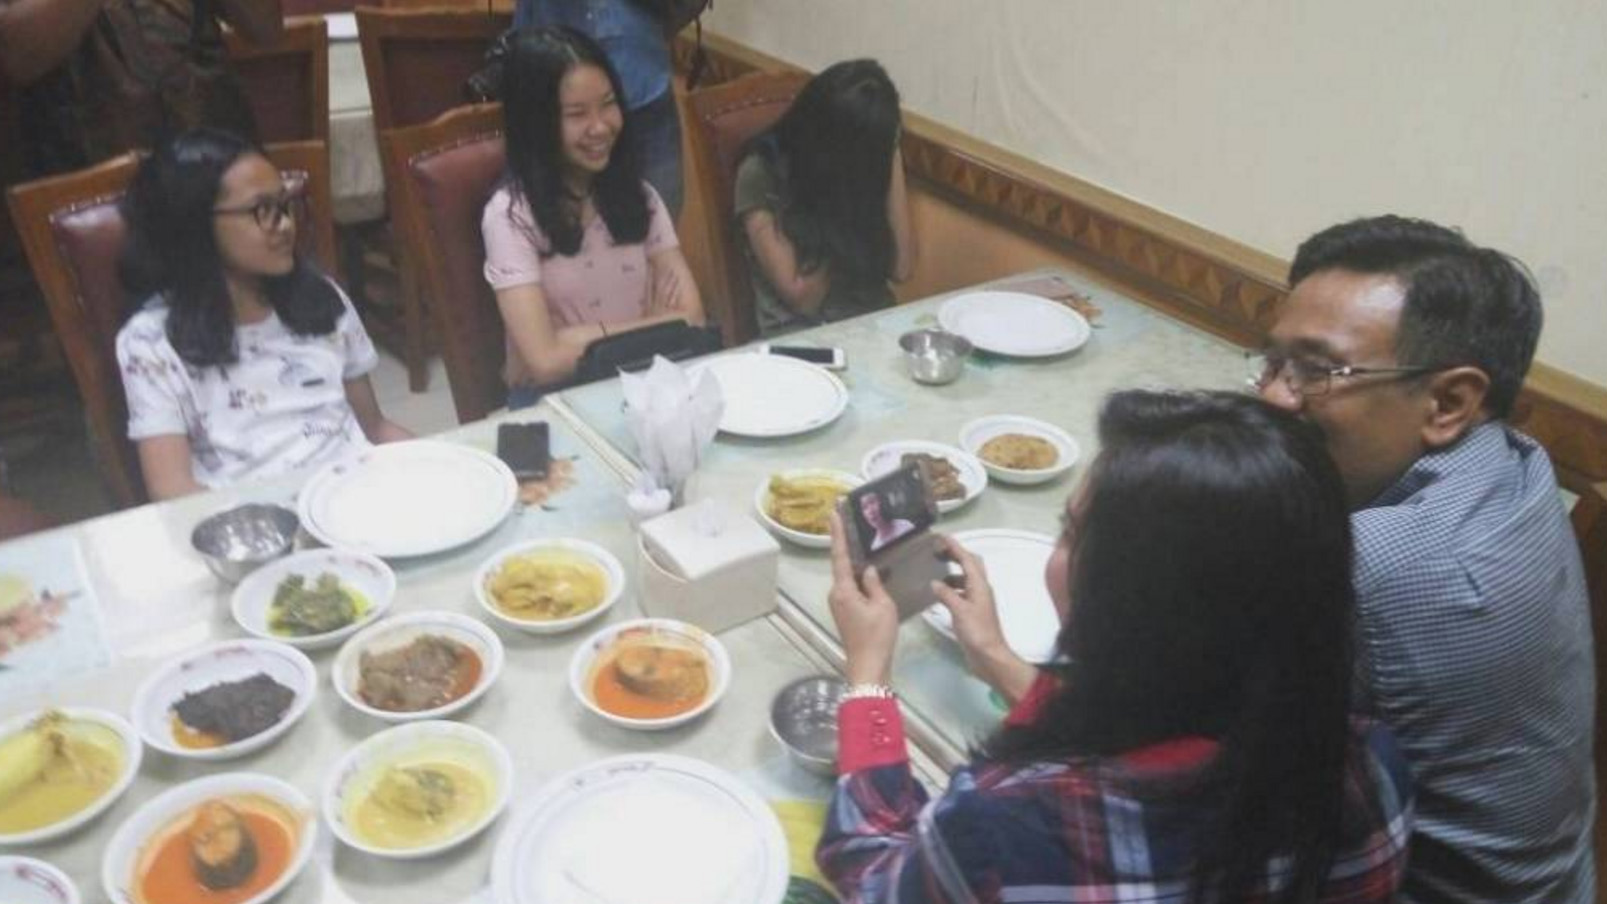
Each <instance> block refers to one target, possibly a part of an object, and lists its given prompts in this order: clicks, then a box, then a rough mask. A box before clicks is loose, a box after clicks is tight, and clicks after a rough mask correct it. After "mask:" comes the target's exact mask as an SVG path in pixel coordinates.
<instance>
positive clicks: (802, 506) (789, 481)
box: [753, 468, 864, 549]
mask: <svg viewBox="0 0 1607 904" xmlns="http://www.w3.org/2000/svg"><path fill="white" fill-rule="evenodd" d="M861 483H864V481H863V480H862V479H860V477H859V476H858V475H856V474H850V473H848V472H847V471H833V470H830V469H827V468H794V469H792V470H789V471H778V472H776V473H775V474H772V475H770V479H769V480H766V481H765V482H764V483H761V484H759V486H758V488H757V489H755V490H754V492H753V507H754V508H756V509H758V510H759V520H760V521H762V522H764V526H765V527H768V528H769V529H770V532H771V533H773V534H775V535H776V536H778V537H780V538H782V539H783V540H789V541H791V542H793V543H796V544H798V545H799V546H807V547H810V548H811V549H826V548H828V547H830V546H831V533H830V523H831V513H832V511H834V510H835V509H836V508H837V501H838V500H839V499H841V498H843V496H845V495H847V493H848V491H849V490H852V489H853V488H854V487H857V486H859V485H860V484H861Z"/></svg>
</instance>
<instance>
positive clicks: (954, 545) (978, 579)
mask: <svg viewBox="0 0 1607 904" xmlns="http://www.w3.org/2000/svg"><path fill="white" fill-rule="evenodd" d="M942 542H943V549H944V551H945V552H946V553H947V554H948V557H949V559H950V560H952V561H953V562H954V563H955V564H956V565H958V566H960V572H961V574H960V580H959V582H958V583H959V585H960V586H959V588H958V589H956V588H955V587H952V586H949V585H948V584H944V583H942V582H941V581H933V582H932V591H933V592H934V593H936V594H937V598H938V602H940V603H942V604H943V605H944V606H946V607H947V608H948V610H949V613H950V614H951V615H952V616H953V617H954V636H955V639H957V640H958V641H959V642H960V649H961V651H963V652H964V654H965V664H966V667H967V668H969V669H970V670H971V674H973V675H975V676H977V677H978V678H980V679H982V680H983V681H984V682H986V683H987V684H988V685H989V686H990V687H992V688H993V689H994V690H996V691H998V692H999V693H1000V694H1001V695H1002V696H1003V697H1004V698H1005V699H1006V700H1008V701H1009V702H1010V703H1011V704H1012V705H1014V704H1015V702H1016V701H1017V700H1020V699H1021V698H1022V696H1024V695H1025V694H1026V693H1027V690H1028V689H1029V688H1031V687H1032V683H1033V682H1034V681H1036V680H1037V678H1038V668H1037V666H1034V665H1033V664H1032V663H1030V662H1027V661H1026V660H1025V659H1022V658H1021V657H1020V656H1017V655H1016V653H1015V651H1014V650H1012V649H1010V644H1009V643H1008V642H1007V641H1006V640H1005V637H1004V627H1003V626H1002V625H1001V624H1000V623H999V607H998V605H997V603H995V602H994V599H993V585H991V584H989V583H988V570H987V566H985V565H983V564H982V560H981V559H980V558H978V557H977V556H975V555H973V554H972V553H971V551H970V550H968V549H966V548H965V547H964V546H961V545H960V543H959V542H958V541H957V540H955V539H954V538H953V537H947V536H945V537H943V538H942Z"/></svg>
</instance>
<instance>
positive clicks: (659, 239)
mask: <svg viewBox="0 0 1607 904" xmlns="http://www.w3.org/2000/svg"><path fill="white" fill-rule="evenodd" d="M622 96H623V91H622V90H621V87H620V82H619V76H618V74H616V73H615V72H614V68H613V66H612V65H611V64H610V63H609V62H608V58H607V57H606V56H605V55H604V53H603V51H602V49H601V48H600V47H598V46H597V44H596V43H594V42H593V41H592V40H591V39H590V38H588V37H586V36H585V35H583V34H580V33H579V32H576V31H573V30H571V29H568V28H564V27H561V26H550V27H542V28H529V29H524V30H521V31H520V32H519V33H518V34H517V35H516V36H515V37H514V38H513V40H512V41H511V42H510V44H509V47H508V54H507V58H506V61H505V64H504V69H503V93H502V97H503V105H504V106H503V109H504V111H505V114H504V115H505V116H506V120H507V148H508V172H507V174H506V176H505V177H504V178H503V182H502V185H501V186H500V187H499V188H498V189H497V191H496V193H495V194H494V195H492V197H491V200H490V201H489V202H488V203H487V204H486V207H485V213H484V214H483V216H482V218H481V223H480V228H481V233H482V234H483V236H484V238H485V248H486V261H485V278H486V281H487V282H488V283H490V284H491V288H492V289H493V290H495V291H496V295H497V307H498V308H499V309H500V310H501V312H502V320H503V323H504V324H505V325H506V326H507V331H508V360H507V365H506V367H505V368H504V377H505V378H506V380H507V381H508V387H509V390H510V393H509V406H510V407H519V405H520V404H521V403H523V404H530V403H532V402H534V400H535V398H536V397H537V394H538V392H537V387H540V386H543V385H546V384H553V383H558V382H560V381H562V380H564V379H566V378H568V377H569V376H571V375H572V374H573V373H574V371H575V365H576V363H577V362H578V361H579V360H580V357H581V354H582V353H583V352H585V350H586V346H587V345H589V344H591V343H592V342H594V341H596V340H598V339H602V338H604V337H606V336H608V335H610V334H612V333H619V332H624V331H627V330H632V329H637V328H639V327H643V326H648V325H651V324H654V323H660V322H664V321H670V320H685V321H688V322H690V323H692V324H697V325H701V324H702V322H703V303H702V300H701V299H700V298H699V297H698V291H697V284H696V283H695V282H694V281H693V280H692V274H691V271H690V270H689V269H688V268H687V265H686V258H685V257H684V256H683V255H682V254H681V249H680V243H679V242H678V241H677V240H676V238H675V225H674V223H673V222H671V220H670V216H669V213H668V211H667V210H666V209H665V207H664V203H663V202H662V201H661V200H660V199H659V197H658V194H657V193H656V192H654V191H653V188H652V186H650V185H648V184H647V183H646V182H644V181H643V180H642V178H641V174H640V169H639V167H638V164H637V161H636V160H635V158H634V155H633V154H632V153H631V152H630V147H631V145H630V143H629V142H628V141H621V140H620V138H621V135H622V133H623V132H624V130H625V129H626V127H627V125H628V124H627V122H626V119H625V109H624V106H623V104H622V103H621V102H620V98H621V97H622Z"/></svg>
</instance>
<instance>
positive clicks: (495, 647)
mask: <svg viewBox="0 0 1607 904" xmlns="http://www.w3.org/2000/svg"><path fill="white" fill-rule="evenodd" d="M426 634H434V635H436V636H438V637H445V638H446V639H448V640H453V641H456V642H458V643H461V644H463V645H464V646H467V647H468V648H469V649H470V650H473V651H474V653H475V655H477V656H479V657H480V681H479V683H477V684H476V685H475V686H474V688H473V689H472V690H470V691H469V692H468V693H467V694H464V695H463V696H461V697H459V698H457V699H456V700H453V701H452V702H451V703H447V704H445V705H444V706H437V707H435V708H434V709H423V710H419V711H418V712H392V711H390V710H385V709H377V708H375V707H372V706H369V705H368V704H367V703H364V702H363V698H362V695H360V694H359V693H358V692H357V688H358V685H359V683H360V674H359V671H358V667H359V666H360V665H361V663H362V656H363V651H365V650H370V651H373V652H376V653H380V652H384V651H386V650H394V649H396V648H397V647H405V646H407V645H408V644H409V643H412V642H413V640H414V638H417V637H422V636H424V635H426ZM502 658H503V652H502V639H501V638H499V637H497V633H496V632H495V631H493V630H491V629H490V628H489V627H487V626H486V625H485V623H484V622H481V621H477V620H475V619H472V618H469V617H468V616H466V615H459V614H457V613H456V612H412V613H409V614H407V615H396V616H392V617H390V618H387V619H384V620H383V621H378V622H375V623H374V624H372V625H369V626H368V627H366V628H364V629H363V630H361V631H359V632H358V633H357V634H356V635H354V636H353V637H352V638H351V639H350V640H348V641H346V644H345V646H342V647H341V648H340V652H339V653H337V654H335V664H334V665H332V666H331V667H330V670H329V680H330V682H331V683H333V684H334V685H335V692H336V693H337V694H339V695H340V699H342V700H345V701H346V702H347V703H348V704H350V705H351V707H352V709H355V710H357V711H358V712H360V713H363V714H365V715H369V716H373V717H374V718H376V719H383V720H385V721H386V722H417V721H421V720H424V719H440V718H444V717H445V716H448V715H451V714H452V713H455V712H457V711H458V710H460V709H463V708H464V707H466V706H468V705H469V704H471V703H473V702H474V701H476V700H478V699H480V697H481V696H482V695H484V694H485V692H486V691H488V690H490V689H491V685H492V684H493V683H494V682H495V681H496V680H497V676H498V675H500V674H502Z"/></svg>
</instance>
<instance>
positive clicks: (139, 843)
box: [100, 772, 318, 904]
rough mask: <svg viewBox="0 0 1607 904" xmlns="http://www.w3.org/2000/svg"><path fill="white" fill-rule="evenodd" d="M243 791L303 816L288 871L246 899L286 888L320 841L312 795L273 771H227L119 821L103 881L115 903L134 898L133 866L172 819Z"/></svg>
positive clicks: (251, 901)
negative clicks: (308, 796)
mask: <svg viewBox="0 0 1607 904" xmlns="http://www.w3.org/2000/svg"><path fill="white" fill-rule="evenodd" d="M243 794H256V795H260V796H262V797H266V798H269V799H271V800H273V801H275V802H276V803H278V804H279V805H280V806H282V807H284V808H285V809H286V810H289V811H290V812H291V813H292V814H294V815H295V816H297V817H299V818H300V820H301V825H300V830H299V832H298V833H297V838H296V850H295V853H294V854H292V855H291V859H290V863H289V865H288V866H286V867H285V871H284V872H283V873H281V874H280V876H279V878H277V879H275V880H274V882H273V884H271V885H269V886H268V887H267V888H265V889H263V890H262V891H261V892H260V893H258V894H255V895H252V896H251V897H250V898H247V899H246V900H245V901H243V902H241V904H261V902H263V901H266V900H268V899H269V898H272V897H273V896H274V895H277V894H278V893H279V892H281V891H283V890H284V889H285V886H287V885H289V884H290V883H291V882H293V881H295V878H296V876H298V875H300V874H301V871H302V869H304V868H305V867H306V866H307V861H308V860H310V859H312V851H313V845H314V844H315V843H316V842H317V841H318V819H317V818H316V814H315V813H314V810H313V805H312V801H310V800H308V799H307V795H305V794H302V793H301V792H300V791H299V790H297V789H296V788H295V787H294V786H292V785H289V784H287V783H285V782H283V781H281V780H279V779H277V778H274V777H273V776H271V775H259V774H256V773H251V772H226V773H224V774H222V775H210V776H207V777H206V778H198V779H196V780H195V781H191V782H185V783H184V784H182V785H179V786H178V787H176V788H169V789H168V790H166V791H164V792H162V793H161V794H159V795H157V796H156V797H155V798H154V799H152V800H150V801H148V802H147V803H146V804H145V805H144V806H142V807H140V808H139V809H138V810H136V811H135V812H134V815H133V816H130V817H129V818H128V821H126V822H124V823H123V824H122V825H121V826H119V827H118V829H117V834H115V835H113V836H112V840H111V843H110V844H108V845H107V846H106V856H105V859H103V860H102V861H101V867H100V881H101V885H102V886H104V887H105V889H106V895H107V897H109V898H111V899H112V902H113V904H134V900H135V898H134V893H133V890H132V889H133V885H134V880H135V876H134V869H135V867H136V866H138V865H139V855H140V849H141V848H142V847H144V845H146V844H148V843H149V842H150V841H151V839H152V838H153V837H154V836H155V835H156V833H158V832H160V831H162V830H163V829H165V828H167V826H168V825H169V824H170V823H171V822H172V821H173V820H175V819H178V818H180V817H182V816H183V815H184V814H185V813H186V812H188V811H189V810H192V809H194V808H195V807H196V806H198V805H199V804H201V803H203V802H205V801H207V800H211V799H212V798H216V797H230V796H235V795H243Z"/></svg>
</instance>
